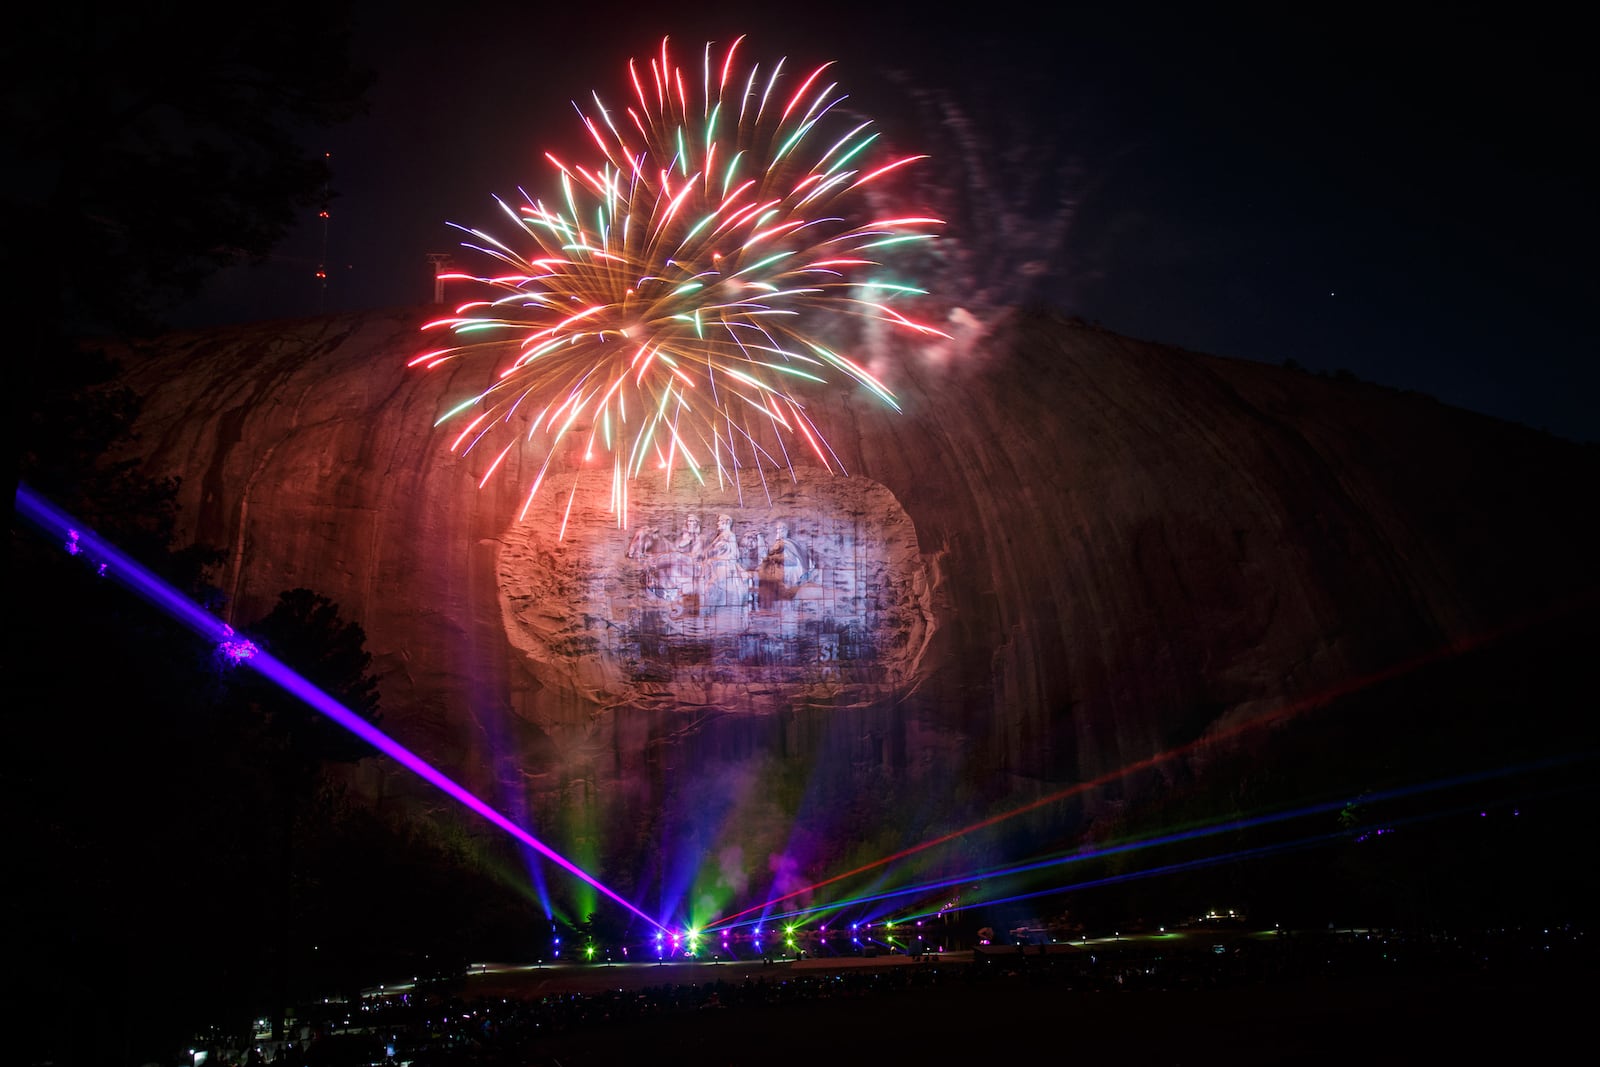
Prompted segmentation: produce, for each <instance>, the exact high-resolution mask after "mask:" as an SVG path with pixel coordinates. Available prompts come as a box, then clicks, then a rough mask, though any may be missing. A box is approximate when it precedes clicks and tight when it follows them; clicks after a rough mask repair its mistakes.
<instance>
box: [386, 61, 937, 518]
mask: <svg viewBox="0 0 1600 1067" xmlns="http://www.w3.org/2000/svg"><path fill="white" fill-rule="evenodd" d="M742 40H743V38H740V39H739V40H736V41H734V42H733V44H731V45H730V46H729V47H728V48H727V50H726V52H725V53H724V54H723V55H722V56H721V58H720V59H716V58H714V57H713V50H712V46H711V45H707V46H706V48H705V53H704V58H703V61H702V64H701V69H700V70H699V71H698V72H696V73H694V74H693V75H692V76H690V77H686V75H685V73H684V71H683V70H682V69H680V68H679V67H677V66H674V65H673V60H672V59H671V57H670V56H669V52H668V46H667V41H665V40H663V41H662V43H661V49H660V53H659V55H656V56H653V57H652V58H651V59H650V61H649V63H648V66H647V67H645V68H644V69H641V66H640V64H638V63H636V62H630V63H629V74H630V80H631V83H632V89H633V98H632V100H631V101H630V102H629V104H628V105H627V106H626V107H625V108H624V109H622V110H621V111H613V110H611V109H609V108H608V107H606V105H605V104H604V103H603V102H602V101H601V100H600V97H599V96H598V95H596V96H595V97H594V109H593V110H592V111H591V112H587V113H586V112H585V110H584V109H583V108H582V107H579V108H578V113H579V117H580V118H581V119H582V121H583V124H584V127H585V128H586V129H587V130H588V133H589V135H590V137H591V138H592V140H593V142H594V144H595V145H596V146H597V147H598V149H599V153H600V154H599V156H598V157H596V159H595V163H594V164H593V165H591V166H583V165H577V164H568V163H565V162H563V161H561V160H559V159H557V158H556V157H555V156H553V155H549V154H548V153H547V154H546V158H547V159H548V160H549V161H550V163H551V164H553V165H554V167H555V169H556V171H557V176H558V177H559V184H560V200H559V201H558V202H556V203H554V204H547V203H546V202H545V201H543V200H538V199H535V198H533V197H530V196H528V194H527V193H525V192H524V193H523V194H522V196H523V202H522V203H520V204H519V205H518V206H517V207H515V208H513V207H512V206H511V205H508V204H506V203H505V202H504V201H498V202H499V204H500V207H501V208H502V209H503V210H504V211H505V213H506V214H507V215H508V216H509V217H510V218H511V219H512V220H513V221H514V223H515V225H516V229H515V231H514V237H513V238H512V239H509V240H501V239H498V238H496V237H493V236H491V235H489V234H488V233H485V232H482V231H480V230H476V229H470V228H467V227H458V228H459V229H462V230H463V231H464V232H466V233H467V234H469V235H470V237H471V239H470V240H469V241H466V242H463V247H466V248H469V249H472V250H474V251H475V252H478V253H482V254H485V255H487V256H488V257H490V258H491V259H492V260H493V261H494V263H495V266H494V270H495V273H493V274H489V275H485V276H477V275H473V274H447V275H444V277H445V278H447V279H457V280H470V281H475V282H478V283H480V284H481V285H482V286H484V287H486V289H485V290H484V291H485V292H486V294H488V297H487V298H486V299H483V300H478V301H473V302H470V303H467V304H464V305H462V306H461V307H459V308H457V310H456V312H455V314H453V315H450V316H448V317H446V318H442V319H438V320H436V321H434V322H430V323H428V324H426V325H425V326H424V329H425V330H444V331H447V332H449V333H450V334H451V335H452V337H451V342H452V343H451V344H450V345H449V346H448V347H444V348H440V349H436V350H433V351H429V352H426V353H424V354H423V355H421V356H418V357H417V358H416V359H414V360H412V361H411V365H412V366H425V367H436V366H439V365H441V364H444V363H447V362H450V361H453V360H461V359H479V358H489V359H495V360H497V361H499V362H500V363H501V367H500V369H499V371H498V374H497V375H496V377H495V379H494V381H493V384H492V385H490V386H489V387H488V388H487V389H485V390H484V391H483V392H481V393H479V394H477V395H475V396H472V397H470V398H468V399H467V400H466V401H464V402H463V403H461V404H459V405H457V406H456V407H454V408H453V409H452V410H450V411H449V412H447V413H446V414H445V415H444V417H443V418H441V419H440V420H439V421H440V423H441V424H442V423H444V422H446V421H449V420H457V419H465V420H466V425H465V427H464V428H463V429H462V430H461V431H460V433H459V434H458V435H457V436H456V437H455V439H454V441H453V443H452V446H451V448H452V450H453V451H456V452H459V453H462V454H466V453H468V452H471V451H472V450H473V449H474V448H478V447H480V446H483V447H485V448H486V449H496V448H497V449H498V451H497V452H495V454H494V456H493V459H492V460H491V461H490V462H489V463H488V465H487V470H486V472H485V474H484V476H483V480H482V482H480V485H482V484H484V483H486V482H487V481H488V479H489V478H490V477H492V476H493V475H494V473H495V471H496V470H498V469H500V468H501V467H502V465H503V464H504V463H505V460H506V458H507V456H508V455H510V454H511V453H512V451H513V450H514V449H515V448H516V447H517V446H518V444H519V442H524V441H526V442H528V443H529V444H530V445H531V444H533V443H535V442H538V443H540V444H542V446H543V449H544V456H543V459H542V461H539V462H538V468H537V474H536V475H535V476H534V477H533V479H532V484H531V488H530V489H529V491H528V496H527V501H526V503H524V505H523V508H522V513H521V514H522V516H526V514H527V512H528V508H529V507H530V506H531V505H532V503H533V500H534V498H535V497H536V496H537V495H538V493H539V491H540V488H541V486H543V485H544V484H545V483H546V481H547V480H548V476H549V475H550V474H551V461H552V459H553V458H554V457H555V456H556V455H557V449H558V445H560V444H561V442H562V441H563V440H571V441H573V442H574V443H575V442H576V441H579V440H581V441H582V443H583V456H584V459H585V460H586V461H588V460H591V459H593V458H594V457H595V456H596V455H597V454H598V455H604V456H609V457H610V459H611V463H610V478H611V509H612V511H613V512H615V513H616V515H617V520H618V523H619V525H626V521H627V518H626V517H627V493H628V483H629V481H630V480H631V479H632V478H635V477H637V476H638V475H639V474H640V473H641V472H642V471H644V470H645V469H646V468H647V467H648V468H651V469H658V470H662V471H664V472H665V475H666V477H668V478H670V477H671V474H672V471H673V470H674V468H676V467H678V466H680V465H681V466H682V467H685V468H687V469H688V470H689V471H691V472H693V474H694V476H695V477H696V478H698V479H700V480H701V481H704V480H705V478H706V475H707V473H708V472H714V473H715V477H716V478H717V480H718V482H719V483H722V482H725V481H727V480H731V481H732V482H733V483H734V484H735V486H737V485H738V479H737V478H736V477H734V475H736V473H737V471H738V470H739V469H740V468H741V467H746V466H755V467H756V468H757V469H765V468H766V467H773V468H781V467H788V468H789V469H790V471H791V473H792V470H793V467H792V463H791V458H790V455H789V446H788V444H786V443H785V442H786V441H793V442H802V441H803V442H804V446H805V448H806V449H809V450H810V451H811V452H813V453H814V454H815V455H816V456H817V458H818V459H819V460H820V461H821V463H822V464H823V466H824V467H825V468H827V469H828V470H830V471H834V470H841V469H842V468H841V466H840V464H839V462H838V460H837V458H836V457H835V456H834V455H833V451H832V449H831V448H830V447H829V446H828V443H827V441H826V440H825V438H824V437H823V435H822V434H821V433H820V432H819V431H818V429H817V426H816V425H815V423H814V422H813V421H812V419H811V418H810V417H809V416H808V415H807V413H806V408H805V404H804V400H803V397H804V396H805V394H806V392H807V390H809V389H815V388H820V387H823V386H824V385H825V383H827V382H829V381H833V380H838V379H840V378H843V379H844V380H847V381H849V382H854V383H857V384H859V385H860V386H863V387H865V388H867V389H869V390H870V391H871V392H872V393H873V394H875V395H876V396H878V397H879V398H881V399H882V401H883V402H884V403H885V404H887V405H889V406H890V407H893V408H895V409H896V410H898V405H897V404H896V401H895V397H894V395H893V393H892V392H891V391H890V390H889V388H888V387H887V386H886V385H885V384H884V383H883V382H881V381H879V380H878V379H877V378H876V377H875V376H874V375H873V374H871V373H870V372H869V371H868V370H867V369H866V368H865V367H864V366H863V365H862V364H861V363H860V362H858V361H857V360H855V359H852V358H851V357H850V356H849V355H847V354H845V353H844V352H842V351H839V350H838V349H839V348H841V347H842V346H840V345H837V344H833V343H824V339H823V338H822V336H821V335H820V334H819V332H818V331H817V329H816V328H815V327H814V326H813V325H812V324H813V322H814V320H816V319H817V317H818V316H819V315H821V316H823V317H824V318H826V317H838V316H852V317H853V316H860V317H863V318H864V319H867V320H877V321H880V322H883V323H887V324H890V325H892V326H893V327H896V328H898V329H903V330H907V331H910V332H912V333H913V334H918V335H923V336H934V337H943V336H945V335H944V334H943V333H941V332H940V331H939V330H937V329H934V328H933V327H931V326H928V325H925V324H923V323H919V322H916V321H914V320H912V319H910V318H908V317H907V316H906V315H904V314H902V313H901V312H900V311H898V310H895V308H893V307H891V306H890V305H891V302H892V301H896V300H901V299H904V298H908V297H912V296H915V295H920V294H921V293H922V290H920V289H917V288H915V287H914V286H910V285H906V284H903V283H901V282H898V281H896V280H894V279H893V278H892V276H890V275H889V274H888V273H887V270H886V268H885V266H884V264H883V262H882V259H883V257H884V256H885V254H886V253H893V251H894V250H895V249H897V248H899V247H902V246H905V245H907V244H914V243H916V242H922V241H927V240H930V239H932V237H933V235H934V231H936V230H937V229H938V227H939V226H941V225H942V223H941V221H940V220H939V219H936V218H931V217H928V216H925V215H918V214H909V213H908V214H896V213H892V212H891V213H888V214H883V215H874V214H870V213H869V212H870V206H871V205H870V204H869V203H868V196H867V194H868V193H869V192H871V191H873V190H875V189H877V188H880V187H882V186H883V185H885V184H886V182H885V179H886V177H887V176H890V175H894V174H897V173H899V172H901V171H902V170H903V168H906V167H907V166H908V165H910V164H912V163H914V162H915V161H917V160H919V159H922V158H924V157H922V156H915V155H913V156H901V157H896V158H889V159H887V160H882V161H880V160H878V159H876V158H875V153H874V149H876V148H877V147H878V140H879V138H878V134H877V133H876V132H875V131H874V130H873V128H872V124H871V123H870V122H868V121H859V120H856V119H853V118H851V117H849V116H847V115H846V112H845V109H844V108H843V107H841V106H840V105H841V104H842V102H843V100H844V99H845V98H844V97H843V96H842V95H840V94H839V93H838V91H837V89H838V86H837V83H833V82H830V81H829V80H828V70H829V66H830V65H829V64H825V65H823V66H821V67H818V68H817V69H816V70H815V71H812V72H811V73H810V74H809V75H808V76H806V77H804V78H801V79H799V80H798V82H794V81H792V79H789V78H787V77H786V76H785V74H784V69H783V68H784V63H785V61H783V60H780V61H779V62H778V63H777V64H776V66H774V67H773V68H772V69H771V70H770V71H763V70H762V69H761V68H760V67H759V66H753V67H751V68H749V69H748V71H745V70H741V69H738V68H737V67H736V63H735V55H736V52H737V51H738V48H739V45H740V42H741V41H742ZM697 90H698V92H697ZM507 435H509V436H510V440H509V441H508V442H505V443H502V441H503V440H504V437H505V436H507ZM576 484H577V483H576V480H574V483H573V491H574V492H575V491H576ZM570 500H571V498H570V497H569V502H568V508H569V510H570V507H571V503H570ZM562 526H563V534H564V532H565V522H564V521H563V524H562Z"/></svg>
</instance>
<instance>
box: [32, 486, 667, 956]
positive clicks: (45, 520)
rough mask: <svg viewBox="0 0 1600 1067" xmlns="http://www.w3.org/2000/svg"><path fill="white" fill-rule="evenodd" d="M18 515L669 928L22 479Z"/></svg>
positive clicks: (534, 846) (582, 876) (582, 877)
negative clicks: (235, 630) (41, 494)
mask: <svg viewBox="0 0 1600 1067" xmlns="http://www.w3.org/2000/svg"><path fill="white" fill-rule="evenodd" d="M16 510H17V514H19V515H21V516H23V517H24V518H26V519H27V520H28V521H29V522H32V523H33V524H34V525H35V526H37V527H39V528H40V529H41V530H43V531H44V532H45V533H46V534H48V535H50V536H52V537H60V538H63V547H64V548H65V549H66V551H67V552H69V553H70V554H72V555H74V556H84V557H87V559H88V560H89V562H90V563H91V564H92V565H93V566H94V567H95V568H96V569H97V571H98V573H100V574H101V575H102V576H104V577H108V578H111V579H113V580H115V581H117V582H119V583H121V584H122V585H124V586H126V587H127V588H129V589H131V590H133V591H134V592H135V593H138V594H139V595H140V596H142V597H144V598H145V599H146V600H148V601H150V603H152V604H154V605H155V606H156V607H158V608H161V609H162V610H163V611H165V612H167V614H169V615H171V616H172V617H173V618H174V619H176V620H178V621H179V622H181V623H183V624H184V625H185V626H188V627H189V628H190V629H191V630H193V631H195V632H196V633H198V634H199V635H200V636H201V637H203V638H205V639H206V640H208V641H210V642H212V643H213V644H215V645H216V646H217V647H218V648H219V649H222V650H223V652H224V654H226V655H227V656H228V657H229V658H230V659H231V660H233V661H234V662H237V663H248V664H249V665H250V666H251V667H252V668H254V669H255V670H256V671H258V672H260V673H261V674H262V675H263V676H265V677H266V678H267V679H269V680H270V681H272V682H273V683H275V684H277V685H278V686H280V687H282V688H283V689H284V690H285V691H286V692H288V693H290V694H291V695H293V696H296V697H298V698H299V699H301V700H303V701H305V702H306V703H307V704H309V705H311V707H312V708H313V709H315V710H316V711H318V712H320V713H321V714H323V715H326V716H327V717H328V718H330V719H332V720H333V721H334V722H336V723H338V724H339V725H340V726H342V727H344V728H345V729H346V730H349V731H350V732H351V733H353V734H355V735H356V736H357V737H359V738H361V739H362V740H363V741H366V742H367V743H368V744H370V745H371V746H372V747H373V748H376V749H377V750H378V751H379V752H382V753H384V754H385V755H387V756H390V757H391V758H393V759H394V760H396V761H397V762H398V763H400V764H401V765H402V766H404V767H406V768H407V769H408V770H410V771H411V772H412V773H413V774H416V775H417V776H418V777H420V778H422V779H423V780H424V781H427V782H429V783H430V784H432V785H433V786H435V787H436V788H438V789H440V790H441V791H443V792H444V793H446V794H448V795H449V796H451V797H453V798H454V799H455V800H457V801H459V802H460V803H462V804H464V805H466V806H467V807H468V808H471V809H472V810H473V811H475V812H477V813H478V814H479V815H481V816H483V817H484V818H485V819H487V820H489V821H490V822H491V823H493V824H494V825H496V826H498V827H499V828H500V829H502V830H504V831H505V832H506V833H508V834H510V835H511V836H512V837H514V838H516V839H517V840H518V841H520V842H522V843H523V844H524V845H527V846H528V847H529V848H531V849H533V850H534V851H536V852H538V853H539V854H540V855H541V856H543V857H545V858H546V859H548V860H550V861H551V862H552V863H555V864H557V865H558V866H560V867H563V868H565V869H566V870H567V871H568V872H569V873H571V874H572V875H573V876H574V877H575V878H578V879H579V880H581V881H584V882H587V883H588V884H589V885H592V886H593V887H594V888H596V889H598V890H599V891H600V892H602V893H604V894H605V895H606V896H608V897H610V898H611V899H612V900H614V901H616V902H617V903H618V904H621V905H622V906H623V907H625V908H627V909H628V910H629V911H631V912H633V913H634V914H635V915H637V916H638V917H639V918H641V919H643V920H644V921H645V922H647V923H649V924H650V925H651V926H654V927H656V928H657V929H660V930H665V929H667V928H666V927H665V926H663V925H662V924H661V923H659V922H657V921H656V920H655V919H652V918H651V917H650V916H648V915H646V914H645V913H644V912H642V911H640V910H639V909H638V908H636V907H634V906H633V905H632V904H631V903H629V902H628V901H627V900H624V899H623V898H622V897H621V896H620V895H619V894H617V893H616V892H615V891H614V890H612V889H610V888H609V887H608V886H606V885H604V884H603V883H602V882H600V880H599V879H597V878H595V877H594V876H593V875H591V874H589V873H588V872H587V871H585V870H584V869H583V868H581V867H579V866H578V865H577V864H575V863H573V862H572V861H570V860H568V859H567V858H566V857H565V856H562V855H561V854H560V853H559V852H557V851H556V850H555V849H553V848H551V847H550V846H549V845H546V844H545V843H544V842H543V841H540V840H539V839H538V838H537V837H534V836H533V835H532V834H531V833H529V832H528V831H527V830H524V829H523V828H522V827H520V826H518V825H517V824H516V823H514V822H512V821H511V820H510V819H509V818H507V817H506V816H504V815H502V814H501V813H500V812H498V811H496V810H495V809H494V808H492V807H490V806H489V805H488V804H486V803H484V802H483V801H482V800H480V799H478V797H476V796H474V795H473V794H472V793H470V792H468V791H467V790H466V788H465V787H464V786H462V785H460V784H459V783H457V782H456V781H455V780H453V779H451V778H449V777H448V776H446V775H445V774H444V773H443V772H442V771H440V770H438V769H437V768H436V767H434V766H433V765H432V764H431V763H429V762H428V761H427V760H425V759H423V758H422V757H421V756H418V755H417V754H416V753H414V752H412V751H411V750H410V749H408V748H406V747H405V746H404V745H402V744H400V742H398V741H396V740H395V739H394V738H392V737H390V736H389V735H388V734H386V733H384V732H383V731H382V730H379V729H378V728H377V727H376V726H373V725H372V724H371V723H369V722H367V720H365V719H363V718H362V717H361V716H359V715H357V714H356V713H355V712H353V711H351V710H350V709H348V708H346V707H345V706H344V705H343V704H340V703H339V702H338V701H336V700H334V699H333V698H332V697H330V696H329V695H328V694H326V693H324V692H323V691H322V690H321V689H318V688H317V687H316V686H314V685H312V684H311V683H310V682H308V681H306V680H305V679H304V678H302V677H301V676H300V675H299V674H297V673H296V672H295V671H294V670H292V669H291V668H290V667H288V666H287V665H286V664H284V663H283V662H281V661H280V660H278V659H275V658H274V657H273V656H272V655H271V654H269V653H268V652H266V651H265V650H263V649H260V648H257V647H256V646H254V645H253V644H250V643H249V642H245V641H241V639H240V638H239V637H238V635H237V634H235V633H234V631H233V627H231V626H229V625H228V624H227V623H225V622H223V621H222V620H221V619H218V618H217V617H216V616H214V615H212V614H211V613H209V612H207V611H205V610H204V609H202V608H201V607H200V606H199V605H198V604H196V603H194V601H192V600H190V599H189V598H188V597H186V596H183V595H182V594H181V593H179V592H178V591H177V590H175V589H173V588H172V587H171V586H169V585H168V584H167V583H166V582H164V581H162V579H161V578H159V577H158V576H157V575H155V574H154V573H152V572H151V571H150V570H148V569H147V568H145V567H144V566H143V565H142V564H140V563H139V562H138V561H137V560H135V559H133V558H132V557H131V556H128V555H126V554H125V553H123V552H122V551H121V550H120V549H118V548H117V547H116V546H115V545H113V544H112V543H111V542H109V541H107V540H105V539H104V538H102V537H100V536H99V535H98V534H95V533H93V532H91V531H89V530H86V529H84V528H83V527H82V526H80V525H79V524H78V523H77V522H76V521H74V520H73V519H72V517H71V516H70V515H68V514H66V513H65V512H63V511H61V510H60V509H59V508H57V507H56V506H55V505H53V504H51V503H50V502H49V501H47V500H45V499H44V498H43V497H41V496H39V495H38V494H37V493H34V492H33V491H32V490H30V489H29V488H27V487H26V486H24V485H22V484H20V483H19V484H18V486H17V495H16Z"/></svg>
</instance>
